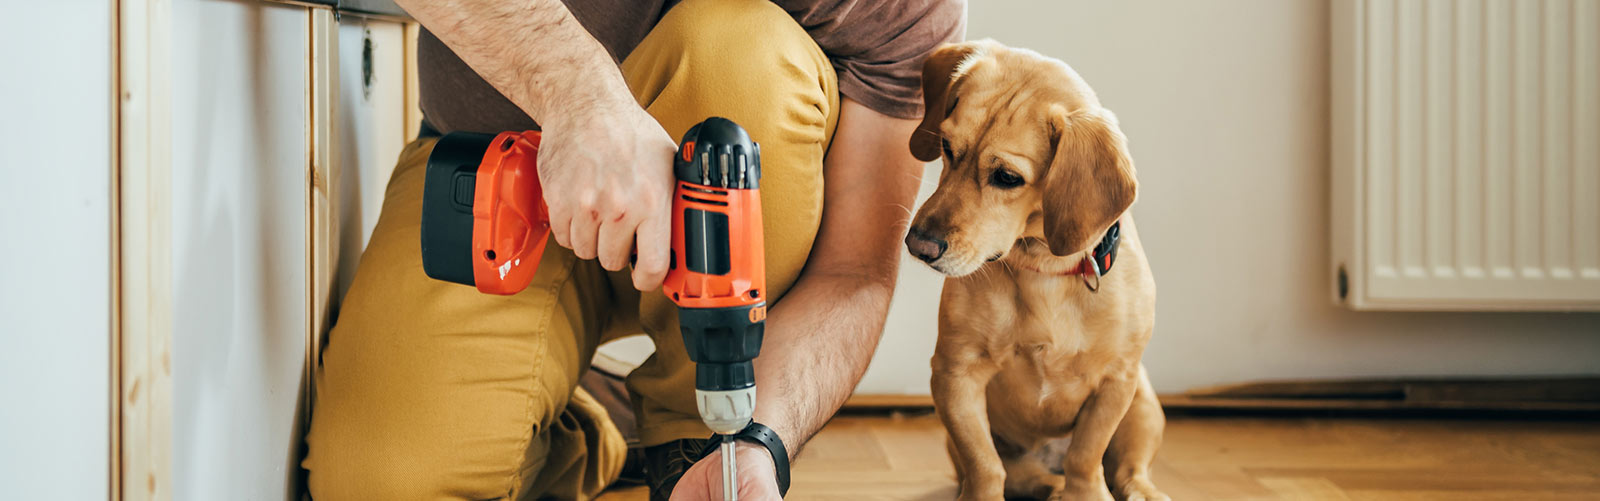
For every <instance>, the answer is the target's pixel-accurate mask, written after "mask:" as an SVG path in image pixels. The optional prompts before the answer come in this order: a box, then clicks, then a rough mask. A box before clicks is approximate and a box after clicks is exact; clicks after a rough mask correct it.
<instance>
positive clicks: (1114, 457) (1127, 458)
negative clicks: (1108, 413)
mask: <svg viewBox="0 0 1600 501" xmlns="http://www.w3.org/2000/svg"><path fill="white" fill-rule="evenodd" d="M1166 426H1167V417H1166V416H1165V415H1163V414H1162V413H1161V402H1158V401H1156V392H1155V389H1153V388H1151V386H1150V376H1148V375H1146V374H1145V371H1144V366H1143V365H1140V366H1139V389H1138V391H1137V392H1136V393H1135V394H1134V396H1133V405H1131V406H1129V407H1128V414H1127V415H1126V416H1123V417H1122V424H1120V425H1117V433H1116V434H1115V435H1113V436H1112V437H1111V447H1110V448H1109V449H1107V450H1106V460H1105V469H1106V471H1108V472H1110V473H1111V491H1112V494H1115V495H1116V496H1117V499H1121V500H1123V501H1170V500H1171V499H1172V498H1169V497H1167V495H1166V494H1162V493H1161V491H1160V490H1158V489H1156V485H1155V484H1154V483H1151V482H1150V464H1151V463H1152V462H1154V461H1155V457H1156V449H1157V448H1160V447H1161V433H1162V430H1164V429H1165V428H1166Z"/></svg>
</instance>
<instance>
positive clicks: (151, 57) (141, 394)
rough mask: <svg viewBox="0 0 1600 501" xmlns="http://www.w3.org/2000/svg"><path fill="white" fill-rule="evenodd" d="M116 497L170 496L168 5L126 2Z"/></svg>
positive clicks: (121, 12) (121, 72)
mask: <svg viewBox="0 0 1600 501" xmlns="http://www.w3.org/2000/svg"><path fill="white" fill-rule="evenodd" d="M117 23H118V27H117V43H118V47H117V57H116V59H117V77H116V78H117V82H118V87H119V92H118V100H117V125H116V127H117V137H118V139H117V141H118V143H117V153H116V164H117V169H118V178H117V181H116V182H117V190H116V191H117V211H118V214H117V218H116V223H115V224H116V226H117V230H116V231H117V236H118V244H117V245H118V249H117V260H118V262H117V266H116V270H117V271H116V273H117V275H118V289H117V298H118V299H117V305H118V306H117V315H118V316H117V328H116V332H115V333H116V335H118V336H119V337H118V339H116V341H115V343H116V345H117V347H118V353H119V359H118V363H117V369H118V375H117V382H118V388H119V397H118V406H117V407H116V412H117V415H116V417H115V419H116V422H117V427H118V433H117V435H116V438H115V440H114V443H115V444H116V445H115V446H116V447H117V451H116V454H115V457H116V458H117V459H116V461H115V462H116V464H117V469H118V471H117V473H116V474H115V475H113V477H114V478H115V481H116V483H115V484H114V485H113V486H112V489H113V490H114V491H115V492H116V493H117V494H114V497H117V498H119V499H123V500H128V501H150V500H166V499H171V497H172V487H171V485H172V450H171V448H172V359H171V345H172V339H171V333H172V318H171V316H172V257H171V256H172V239H171V234H172V228H171V224H172V218H171V213H170V206H171V196H170V192H169V189H170V188H169V186H170V184H171V158H172V152H171V111H170V110H171V108H170V106H169V104H168V103H169V100H170V97H171V87H170V86H171V83H170V82H171V75H170V73H171V72H170V54H171V49H170V43H171V42H170V34H171V32H172V29H171V27H172V17H171V4H170V3H169V2H168V0H120V1H119V2H118V21H117Z"/></svg>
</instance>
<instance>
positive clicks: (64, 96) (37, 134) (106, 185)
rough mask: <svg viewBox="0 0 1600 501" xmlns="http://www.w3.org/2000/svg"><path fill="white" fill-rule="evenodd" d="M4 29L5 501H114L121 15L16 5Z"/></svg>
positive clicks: (0, 126) (1, 383) (1, 451)
mask: <svg viewBox="0 0 1600 501" xmlns="http://www.w3.org/2000/svg"><path fill="white" fill-rule="evenodd" d="M3 16H4V18H3V19H5V20H6V21H15V22H4V24H5V28H4V29H0V46H4V47H6V50H4V51H0V68H5V70H3V71H4V72H5V73H4V76H0V95H3V96H6V100H5V104H3V105H0V110H4V119H3V120H0V137H3V138H5V139H4V144H5V151H6V153H5V160H4V164H3V165H4V166H3V167H0V485H3V486H4V489H5V490H4V494H0V497H3V498H6V499H105V498H106V495H107V493H108V492H109V488H110V486H109V484H110V479H109V478H108V477H107V476H106V472H107V471H109V469H110V468H111V464H110V463H109V462H108V461H107V457H106V451H107V450H109V449H110V447H111V434H110V427H109V426H107V419H106V418H107V416H108V415H110V413H111V408H110V407H111V395H112V389H111V380H110V378H109V375H110V373H111V356H112V351H111V350H112V348H111V336H109V335H108V332H109V329H110V327H111V321H112V318H111V298H112V294H111V287H112V280H111V271H112V270H111V262H112V261H111V260H112V255H111V249H112V245H111V235H112V233H111V214H112V209H111V205H110V197H109V196H108V194H109V193H110V192H111V189H112V170H111V158H112V156H111V130H112V129H111V128H110V127H107V126H106V124H107V123H108V121H109V120H110V119H111V116H112V115H111V103H112V93H113V91H112V88H111V52H110V50H109V47H111V34H110V33H109V32H108V30H105V29H104V28H103V27H104V26H107V25H109V24H110V23H111V19H112V3H110V2H87V1H71V2H8V3H6V6H5V14H3Z"/></svg>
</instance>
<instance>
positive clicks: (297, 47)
mask: <svg viewBox="0 0 1600 501" xmlns="http://www.w3.org/2000/svg"><path fill="white" fill-rule="evenodd" d="M309 20H310V17H309V15H308V14H307V12H306V10H305V9H304V8H300V7H290V6H283V5H276V4H264V3H250V2H237V1H224V0H178V1H174V2H173V5H172V26H173V33H172V75H173V76H172V138H173V144H172V190H171V193H172V218H173V221H172V223H173V224H172V240H173V242H172V268H173V277H172V284H173V312H172V318H173V333H172V372H173V375H172V381H173V383H172V384H173V412H172V426H173V433H172V437H173V444H172V446H173V454H172V458H173V459H172V462H173V464H172V472H173V484H174V487H173V499H176V500H179V501H188V500H209V499H252V500H255V499H280V500H281V499H289V498H290V496H289V493H290V492H291V489H290V485H291V483H290V482H291V479H292V478H293V476H294V475H296V474H297V471H298V466H297V465H296V464H295V461H296V458H297V454H298V451H299V445H300V436H299V429H298V428H297V427H296V422H297V418H298V416H299V411H300V408H299V406H298V404H299V402H300V398H301V391H302V387H301V384H302V383H303V381H302V379H303V374H304V370H305V361H306V355H305V349H306V342H305V341H306V336H305V332H306V326H307V321H306V308H307V305H308V300H307V298H306V293H307V283H306V265H305V262H306V257H307V251H306V241H305V235H306V218H307V216H306V211H307V207H308V201H307V191H308V189H309V186H310V184H309V183H308V181H307V175H306V171H307V166H308V165H309V164H308V161H309V160H308V159H309V157H308V153H307V151H308V145H307V126H308V121H307V101H306V96H307V94H306V83H307V82H308V76H307V72H308V71H309V65H308V64H307V60H306V55H307V54H308V52H307V51H308V49H307V44H308V43H309V39H310V35H309V29H310V28H309Z"/></svg>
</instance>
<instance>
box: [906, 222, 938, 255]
mask: <svg viewBox="0 0 1600 501" xmlns="http://www.w3.org/2000/svg"><path fill="white" fill-rule="evenodd" d="M945 247H946V244H945V241H944V239H941V238H935V237H934V236H933V235H929V234H928V232H926V231H922V229H920V228H912V229H911V231H909V232H906V250H909V251H911V255H913V256H917V259H921V260H922V261H923V262H926V263H932V262H934V261H938V260H939V256H943V255H944V249H945Z"/></svg>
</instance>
